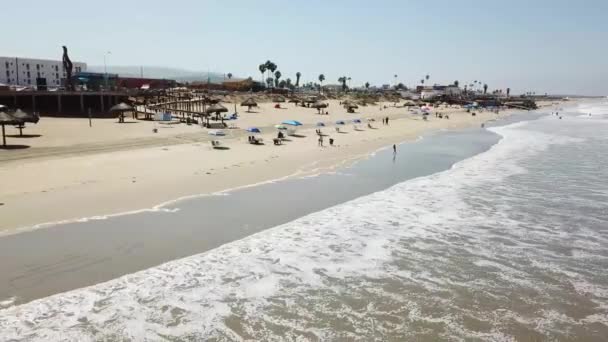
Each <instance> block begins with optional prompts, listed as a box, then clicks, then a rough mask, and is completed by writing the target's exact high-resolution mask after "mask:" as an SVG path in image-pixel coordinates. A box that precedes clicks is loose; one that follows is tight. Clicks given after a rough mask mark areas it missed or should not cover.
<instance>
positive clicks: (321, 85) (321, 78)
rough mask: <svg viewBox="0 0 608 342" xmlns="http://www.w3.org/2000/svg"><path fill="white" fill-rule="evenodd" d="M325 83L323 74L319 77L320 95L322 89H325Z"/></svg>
mask: <svg viewBox="0 0 608 342" xmlns="http://www.w3.org/2000/svg"><path fill="white" fill-rule="evenodd" d="M323 81H325V75H323V74H321V75H319V83H320V85H319V93H320V92H321V87H323Z"/></svg>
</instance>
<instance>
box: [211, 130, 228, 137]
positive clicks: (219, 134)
mask: <svg viewBox="0 0 608 342" xmlns="http://www.w3.org/2000/svg"><path fill="white" fill-rule="evenodd" d="M208 134H209V135H212V136H216V137H223V136H225V135H226V132H224V131H222V130H221V129H214V130H211V131H209V133H208Z"/></svg>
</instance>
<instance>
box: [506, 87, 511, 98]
mask: <svg viewBox="0 0 608 342" xmlns="http://www.w3.org/2000/svg"><path fill="white" fill-rule="evenodd" d="M510 96H511V88H507V97H510Z"/></svg>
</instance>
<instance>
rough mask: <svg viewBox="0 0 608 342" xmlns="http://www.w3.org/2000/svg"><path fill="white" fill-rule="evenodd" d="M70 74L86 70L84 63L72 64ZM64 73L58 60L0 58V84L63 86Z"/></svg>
mask: <svg viewBox="0 0 608 342" xmlns="http://www.w3.org/2000/svg"><path fill="white" fill-rule="evenodd" d="M72 64H73V65H74V68H73V69H72V74H73V75H74V74H76V73H78V72H81V71H86V70H87V65H86V63H80V62H72ZM66 76H67V75H66V72H65V70H63V62H62V61H60V60H50V59H34V58H21V57H0V83H3V84H8V85H18V86H27V87H36V85H37V84H46V85H47V86H48V87H59V86H62V85H64V81H65V78H66Z"/></svg>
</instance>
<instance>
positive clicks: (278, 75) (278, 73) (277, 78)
mask: <svg viewBox="0 0 608 342" xmlns="http://www.w3.org/2000/svg"><path fill="white" fill-rule="evenodd" d="M280 78H281V72H280V71H279V70H277V71H276V72H275V73H274V84H275V85H276V86H277V87H278V86H279V79H280Z"/></svg>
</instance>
